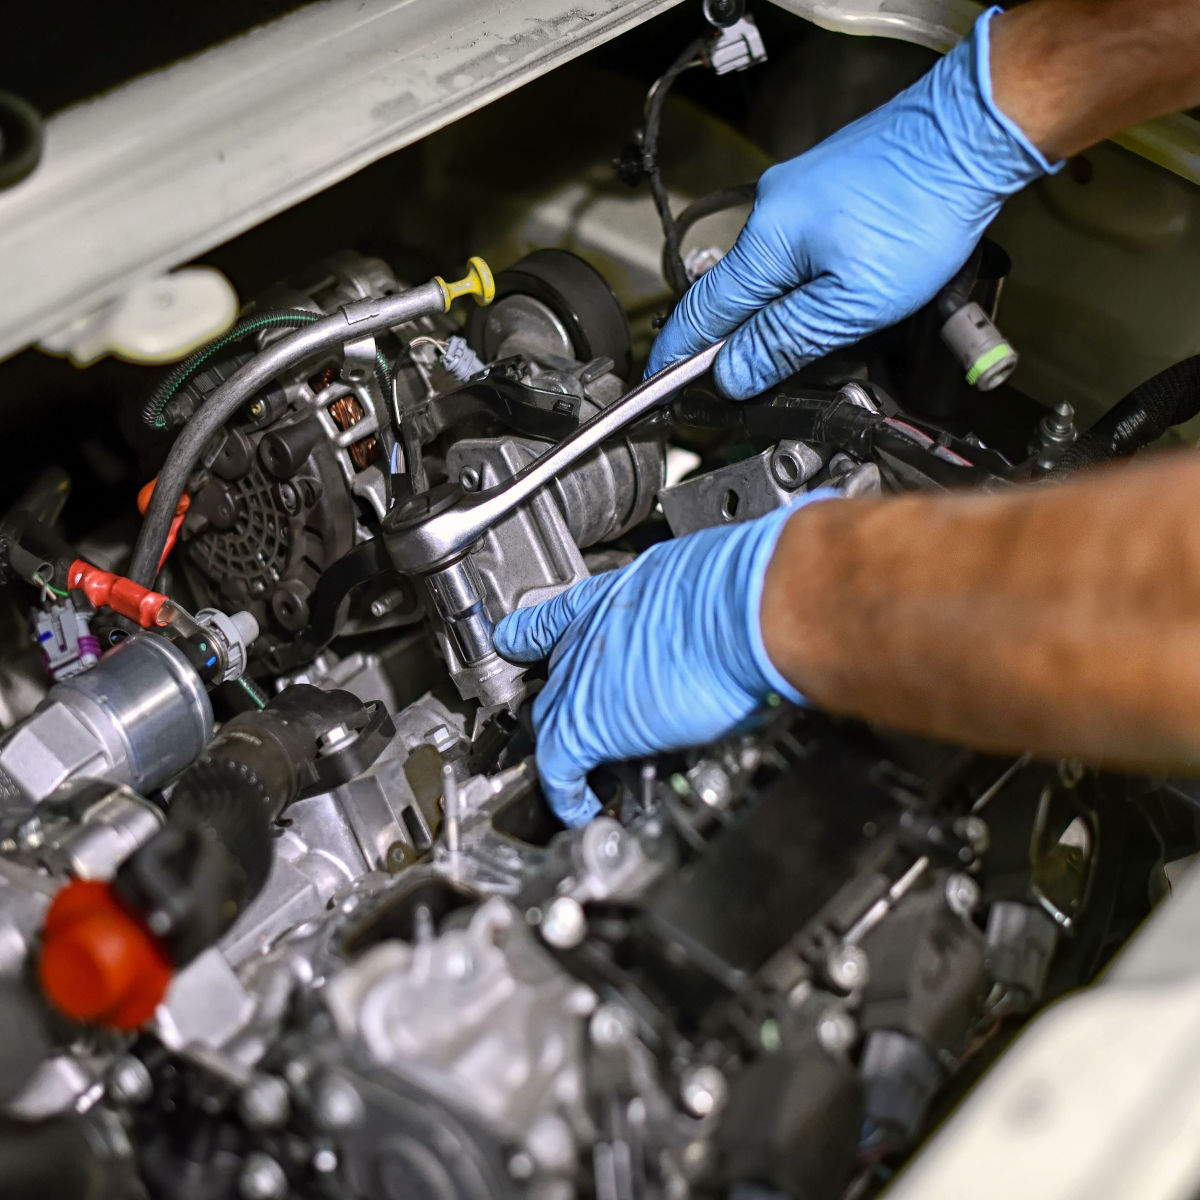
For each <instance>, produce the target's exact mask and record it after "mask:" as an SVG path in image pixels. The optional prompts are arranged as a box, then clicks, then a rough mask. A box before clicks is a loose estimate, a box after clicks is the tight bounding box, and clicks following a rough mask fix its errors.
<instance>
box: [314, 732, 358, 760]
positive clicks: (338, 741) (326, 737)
mask: <svg viewBox="0 0 1200 1200" xmlns="http://www.w3.org/2000/svg"><path fill="white" fill-rule="evenodd" d="M356 736H357V735H356V734H355V733H354V732H353V731H352V730H349V729H347V728H346V726H345V725H333V726H331V727H330V728H329V729H327V730H325V732H324V733H322V734H321V735H320V736H319V737H318V738H317V743H318V744H319V745H320V747H321V749H322V751H323V752H324V753H326V754H332V753H333V752H334V751H335V750H340V749H341V748H342V747H343V746H345V745H348V744H349V743H350V742H352V741H353V740H354V738H355V737H356Z"/></svg>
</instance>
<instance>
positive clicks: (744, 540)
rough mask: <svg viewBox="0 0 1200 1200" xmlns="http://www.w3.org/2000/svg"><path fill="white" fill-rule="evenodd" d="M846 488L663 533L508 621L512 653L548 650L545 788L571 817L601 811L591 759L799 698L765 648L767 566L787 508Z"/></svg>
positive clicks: (537, 715)
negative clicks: (680, 532)
mask: <svg viewBox="0 0 1200 1200" xmlns="http://www.w3.org/2000/svg"><path fill="white" fill-rule="evenodd" d="M835 495H837V493H836V492H832V491H829V490H822V491H818V492H812V493H810V494H809V495H807V496H803V497H801V498H800V500H799V501H798V502H796V503H794V504H792V505H791V506H789V507H787V508H782V509H778V510H777V511H775V512H773V513H768V514H767V516H765V517H760V518H759V519H758V520H756V521H747V522H745V523H743V524H741V525H732V526H731V525H724V526H721V527H719V528H716V529H703V530H701V531H700V532H699V533H693V534H691V535H690V536H688V537H682V538H676V539H675V540H674V541H669V542H663V543H661V544H659V545H657V546H654V547H653V548H652V549H650V550H648V551H646V553H645V554H643V555H642V556H641V557H640V558H638V559H637V561H636V562H633V563H630V565H629V566H627V567H623V568H621V569H620V570H617V571H609V572H607V573H606V574H603V575H597V576H595V577H594V578H592V579H585V580H584V581H583V582H582V583H577V584H576V585H575V586H574V587H572V588H569V589H568V590H567V591H565V592H563V593H562V594H561V595H558V596H555V597H554V599H552V600H547V601H545V602H544V603H542V604H537V605H534V606H533V607H532V608H519V609H517V611H516V612H513V613H510V614H509V615H508V616H507V617H505V618H504V619H503V620H502V621H501V622H500V623H499V624H498V625H497V626H496V631H495V642H496V649H497V650H499V651H500V653H501V654H503V655H504V656H505V658H510V659H513V660H514V661H516V662H536V661H537V660H538V659H542V658H545V657H547V656H549V658H550V678H549V682H548V683H547V684H546V686H545V687H544V688H543V689H542V691H541V692H540V693H539V694H538V696H537V698H536V699H535V700H534V702H533V725H534V730H535V732H536V734H537V762H538V772H539V774H540V775H541V778H542V790H543V791H544V792H545V793H546V798H547V799H548V800H549V802H550V806H551V807H552V808H553V809H554V811H555V812H556V813H558V815H559V816H560V817H561V818H562V819H563V821H565V822H566V823H567V824H568V825H582V824H583V823H584V822H585V821H587V820H588V819H589V818H591V817H593V816H595V814H596V812H597V811H598V809H599V807H600V806H599V804H598V803H597V801H596V797H595V796H594V795H593V794H592V792H591V791H590V790H589V789H588V786H587V783H586V780H585V776H586V775H587V773H588V772H589V771H590V770H592V768H593V767H597V766H599V765H600V764H601V763H607V762H621V761H623V760H626V759H631V758H632V759H636V758H645V757H647V756H648V755H651V754H658V753H660V752H661V751H664V750H679V749H682V748H684V747H685V746H694V745H698V744H700V743H703V742H710V741H712V740H713V739H715V738H719V737H722V736H724V735H725V734H728V733H730V732H732V731H733V730H735V729H736V728H737V727H738V726H739V725H741V724H742V723H743V722H744V721H745V720H746V719H747V718H748V717H750V716H751V715H752V714H754V713H755V712H756V711H757V710H758V709H760V708H761V707H762V706H763V704H764V703H765V702H766V701H767V698H768V697H769V696H771V695H772V693H775V694H778V695H780V696H783V697H785V698H786V699H789V700H791V701H793V702H794V703H799V702H800V701H801V699H802V697H801V696H800V694H799V693H798V692H797V691H796V690H795V688H793V687H792V686H791V685H790V684H789V683H788V682H787V680H785V679H784V678H783V676H782V675H780V674H779V672H778V671H777V670H776V669H775V667H774V666H773V665H772V663H771V661H770V659H768V658H767V652H766V650H765V649H764V647H763V640H762V631H761V628H760V624H759V607H760V603H761V600H762V588H763V577H764V576H765V574H766V570H767V562H768V561H769V560H770V557H771V554H772V553H773V552H774V549H775V543H776V541H778V539H779V534H780V531H781V530H782V529H783V526H784V523H785V522H786V521H787V519H788V517H790V516H791V515H792V513H794V512H795V511H796V509H797V508H799V507H801V506H802V505H804V504H805V503H808V502H809V501H812V500H814V499H822V498H825V497H829V496H835Z"/></svg>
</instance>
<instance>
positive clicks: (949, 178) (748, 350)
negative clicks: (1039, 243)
mask: <svg viewBox="0 0 1200 1200" xmlns="http://www.w3.org/2000/svg"><path fill="white" fill-rule="evenodd" d="M999 11H1000V10H999V9H991V10H990V11H989V12H986V13H984V14H983V15H982V16H981V17H980V18H979V21H978V23H977V24H976V26H975V31H974V33H973V34H972V35H971V37H970V38H968V39H967V40H966V41H965V42H963V43H961V44H960V45H959V46H958V47H956V48H955V49H954V50H953V51H951V52H950V53H949V54H948V55H946V57H945V58H943V59H942V60H941V62H939V63H938V64H937V65H936V66H935V67H934V68H933V70H931V71H930V72H929V73H928V74H927V75H925V76H924V77H923V78H922V79H919V80H918V81H917V82H916V83H915V84H913V86H912V87H910V88H908V89H907V90H906V91H904V92H901V93H900V95H899V96H896V97H895V98H894V99H893V100H890V101H889V102H888V103H887V104H885V105H883V106H882V107H881V108H878V109H876V110H875V111H874V112H872V113H869V114H868V115H867V116H865V117H863V118H861V119H860V120H858V121H855V122H854V123H853V124H852V125H847V126H846V127H845V128H844V129H841V130H839V131H838V132H837V133H835V134H834V135H833V136H832V137H830V138H828V139H827V140H826V141H824V142H822V143H821V144H820V145H819V146H816V147H814V148H813V149H812V150H809V151H808V152H807V153H805V154H802V155H800V156H799V157H798V158H794V159H792V160H791V161H790V162H785V163H780V164H778V165H777V166H774V167H772V168H771V169H770V170H768V171H766V172H765V173H764V174H763V176H762V178H761V179H760V180H759V184H758V194H757V197H756V199H755V203H754V210H753V211H752V212H751V214H750V218H749V220H747V222H746V226H745V228H744V229H743V230H742V232H741V234H740V236H739V237H738V240H737V242H736V244H735V245H734V247H733V249H732V250H730V252H729V253H728V254H727V255H726V256H725V257H724V258H723V259H722V260H721V261H720V262H719V263H718V264H717V265H716V266H715V267H713V268H712V269H711V270H710V271H708V272H707V273H705V274H704V275H702V276H701V277H700V278H699V279H698V280H697V281H696V282H695V284H693V286H692V287H691V288H690V289H689V290H688V292H687V294H686V295H685V296H684V297H683V299H682V300H681V301H680V303H679V306H678V307H677V308H676V310H675V312H674V314H673V315H672V316H671V319H670V320H669V321H668V322H667V323H666V325H665V326H664V327H663V331H662V333H661V334H659V336H658V340H657V341H656V342H655V343H654V349H653V351H652V353H651V355H650V362H649V365H648V366H647V368H646V371H647V374H651V373H653V372H655V371H659V370H661V369H662V368H663V367H665V366H668V365H669V364H670V363H672V362H674V361H675V360H676V359H679V358H684V357H686V356H688V355H690V354H695V353H696V352H697V351H698V350H701V349H702V348H703V347H705V346H707V345H709V344H711V343H712V342H715V341H716V340H717V339H718V338H720V337H724V336H725V335H726V334H730V333H732V336H731V337H730V338H729V341H728V343H727V344H726V345H725V347H724V349H723V350H722V351H721V354H720V356H719V357H718V358H717V361H716V364H715V366H714V369H713V374H714V378H715V379H716V382H717V386H718V387H720V389H721V390H722V391H723V392H725V393H726V394H727V395H729V396H732V397H734V398H735V399H745V398H746V397H748V396H753V395H756V394H758V393H759V392H761V391H764V390H765V389H766V388H768V387H770V386H771V385H772V384H775V383H778V382H779V381H780V380H781V379H785V378H787V376H789V375H791V374H792V373H793V372H794V371H796V370H798V369H799V368H800V367H802V366H803V365H804V364H805V363H807V362H810V361H811V360H813V359H815V358H819V357H821V356H822V355H824V354H827V353H829V352H830V351H831V350H835V349H837V348H838V347H840V346H846V345H849V344H850V343H852V342H856V341H859V340H860V339H862V338H863V337H865V336H866V335H867V334H869V333H873V332H874V331H875V330H877V329H882V328H884V327H885V326H887V325H892V324H894V323H895V322H896V321H899V320H900V319H901V318H902V317H906V316H908V315H909V314H910V313H913V312H915V311H916V310H917V309H918V308H920V307H921V306H922V305H923V304H925V303H927V302H928V301H929V300H931V299H932V298H933V296H934V295H935V294H936V293H937V291H938V289H939V288H940V287H941V286H942V285H943V284H945V283H946V281H947V280H948V279H950V277H951V276H952V275H953V274H954V273H955V272H956V271H957V270H958V269H959V268H960V267H961V266H962V265H963V263H964V262H966V260H967V259H968V258H969V257H970V255H971V252H972V250H973V249H974V248H975V245H976V243H977V242H978V241H979V238H980V236H981V235H982V234H983V232H984V230H985V228H986V227H987V225H988V224H989V222H990V221H991V220H992V218H993V217H994V216H995V215H996V213H997V212H998V211H999V210H1000V205H1001V203H1002V202H1003V200H1004V199H1005V197H1007V196H1010V195H1012V193H1014V192H1017V191H1020V189H1021V188H1022V187H1024V186H1025V184H1027V183H1029V182H1030V181H1031V180H1033V179H1036V178H1037V177H1038V176H1039V175H1041V174H1043V173H1044V172H1046V171H1049V170H1052V169H1054V168H1052V167H1051V166H1050V164H1049V163H1047V162H1046V160H1045V158H1044V157H1043V156H1042V155H1041V154H1040V153H1039V152H1038V151H1037V150H1036V149H1035V148H1034V146H1033V145H1032V144H1031V143H1030V142H1029V139H1028V138H1026V137H1025V135H1024V134H1023V133H1022V132H1021V131H1020V129H1019V128H1018V127H1017V126H1016V125H1015V124H1014V123H1013V122H1012V121H1011V120H1009V118H1008V117H1006V116H1005V115H1004V114H1003V113H1002V112H1001V111H1000V110H999V109H998V108H997V107H996V105H995V103H994V101H993V100H992V85H991V74H990V69H989V54H988V27H989V24H990V22H991V20H992V17H993V16H995V14H996V13H998V12H999ZM734 330H737V332H736V333H733V331H734Z"/></svg>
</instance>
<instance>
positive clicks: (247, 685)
mask: <svg viewBox="0 0 1200 1200" xmlns="http://www.w3.org/2000/svg"><path fill="white" fill-rule="evenodd" d="M238 687H240V688H241V689H242V691H243V692H245V693H246V695H247V696H249V697H250V699H251V700H252V701H253V702H254V707H255V708H266V707H267V704H266V701H265V700H263V698H262V697H261V696H260V695H259V694H258V688H256V687H255V686H254V685H253V684H252V683H251V682H250V681H249V680H248V679H245V678H244V677H243V676H241V675H239V676H238Z"/></svg>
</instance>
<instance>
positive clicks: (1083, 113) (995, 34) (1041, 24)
mask: <svg viewBox="0 0 1200 1200" xmlns="http://www.w3.org/2000/svg"><path fill="white" fill-rule="evenodd" d="M991 66H992V87H993V92H994V95H995V98H996V103H997V104H998V105H999V106H1000V108H1001V109H1002V110H1003V111H1004V112H1005V113H1007V114H1008V116H1010V117H1011V118H1012V119H1013V120H1014V121H1016V123H1017V124H1018V125H1019V126H1020V127H1021V128H1022V129H1023V130H1024V132H1025V133H1026V134H1027V135H1028V137H1029V138H1030V140H1031V141H1032V142H1033V143H1034V145H1036V146H1037V147H1038V149H1039V150H1041V151H1042V152H1043V153H1044V154H1046V155H1047V157H1049V158H1063V157H1066V156H1067V155H1070V154H1075V153H1078V152H1079V151H1080V150H1083V149H1086V148H1087V147H1088V146H1090V145H1092V144H1093V143H1094V142H1097V141H1100V140H1101V139H1102V138H1105V137H1109V136H1110V135H1112V134H1114V133H1117V132H1118V131H1120V130H1122V129H1125V128H1127V127H1128V126H1130V125H1133V124H1136V123H1137V122H1139V121H1145V120H1148V119H1149V118H1151V117H1156V116H1160V115H1161V114H1163V113H1168V112H1174V111H1177V110H1179V109H1183V108H1188V107H1191V106H1192V105H1195V104H1200V4H1198V3H1196V0H1032V2H1031V3H1029V4H1024V5H1021V6H1019V7H1017V8H1015V9H1013V11H1012V12H1009V13H1005V14H1004V15H1003V16H1002V17H999V18H998V19H997V20H996V21H995V22H994V23H993V26H992V55H991Z"/></svg>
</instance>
